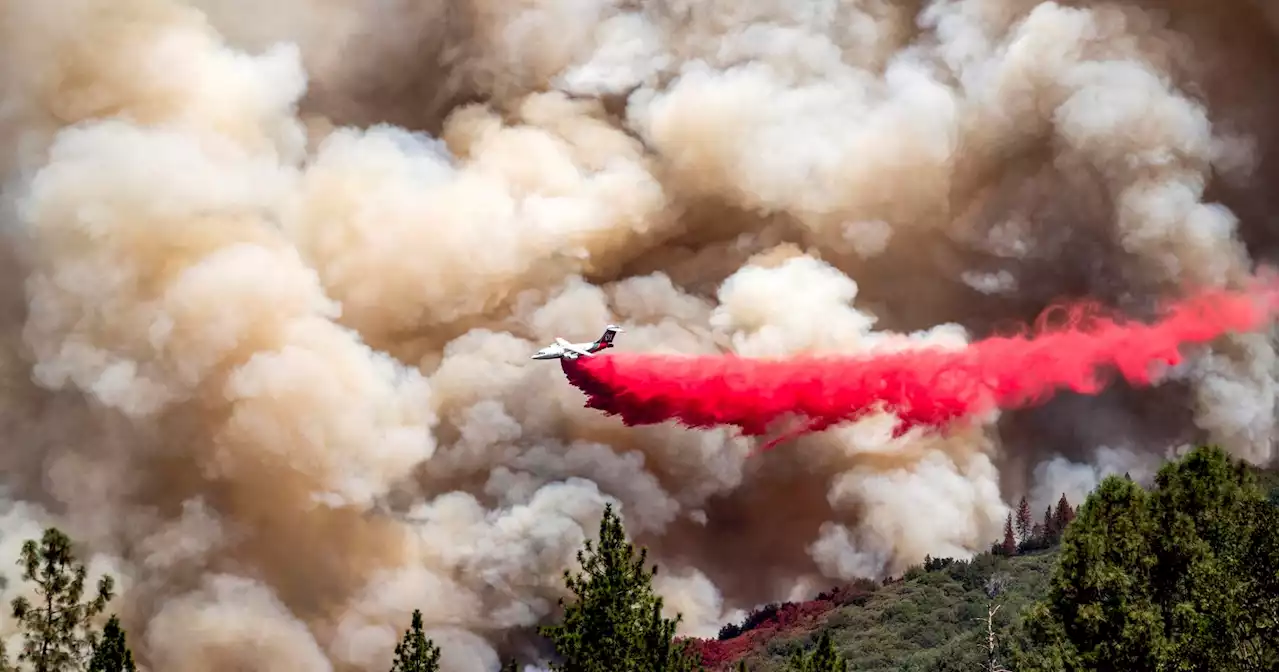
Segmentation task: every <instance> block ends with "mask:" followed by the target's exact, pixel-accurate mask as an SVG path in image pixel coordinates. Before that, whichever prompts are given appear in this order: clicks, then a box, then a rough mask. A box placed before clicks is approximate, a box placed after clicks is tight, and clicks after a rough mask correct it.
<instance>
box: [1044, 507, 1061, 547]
mask: <svg viewBox="0 0 1280 672" xmlns="http://www.w3.org/2000/svg"><path fill="white" fill-rule="evenodd" d="M1040 526H1041V527H1043V528H1044V540H1045V541H1046V542H1048V543H1052V542H1053V541H1055V540H1056V539H1057V537H1058V529H1057V528H1056V527H1054V523H1053V507H1052V506H1046V507H1044V521H1043V522H1041V523H1040Z"/></svg>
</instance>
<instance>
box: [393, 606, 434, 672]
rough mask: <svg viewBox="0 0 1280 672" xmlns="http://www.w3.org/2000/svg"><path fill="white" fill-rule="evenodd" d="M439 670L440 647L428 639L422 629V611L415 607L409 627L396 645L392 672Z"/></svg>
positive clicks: (428, 671) (432, 671)
mask: <svg viewBox="0 0 1280 672" xmlns="http://www.w3.org/2000/svg"><path fill="white" fill-rule="evenodd" d="M439 670H440V648H439V647H437V646H436V645H435V643H434V642H432V641H431V640H429V639H427V635H426V633H425V632H423V629H422V611H421V610H419V609H414V610H413V618H412V619H411V620H410V622H409V629H408V630H406V631H405V633H404V637H403V638H402V639H401V640H400V643H399V644H397V645H396V657H395V661H394V662H392V664H391V672H438V671H439Z"/></svg>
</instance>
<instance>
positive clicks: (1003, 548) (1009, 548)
mask: <svg viewBox="0 0 1280 672" xmlns="http://www.w3.org/2000/svg"><path fill="white" fill-rule="evenodd" d="M1000 552H1001V553H1003V554H1004V555H1007V556H1009V557H1013V556H1015V555H1017V554H1018V540H1017V539H1014V537H1013V514H1012V513H1010V514H1009V516H1008V517H1007V518H1005V521H1004V542H1003V543H1001V544H1000Z"/></svg>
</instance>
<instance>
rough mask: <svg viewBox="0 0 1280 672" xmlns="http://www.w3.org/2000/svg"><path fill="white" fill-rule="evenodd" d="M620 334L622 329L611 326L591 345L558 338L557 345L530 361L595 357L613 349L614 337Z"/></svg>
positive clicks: (541, 351)
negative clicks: (599, 353) (598, 353)
mask: <svg viewBox="0 0 1280 672" xmlns="http://www.w3.org/2000/svg"><path fill="white" fill-rule="evenodd" d="M620 333H624V332H623V330H622V327H619V326H617V325H615V324H610V325H609V326H607V327H605V328H604V334H603V335H601V336H600V338H598V339H596V340H595V341H594V342H591V343H570V342H569V341H566V340H564V339H563V338H560V337H559V336H557V337H556V342H555V343H552V344H551V345H548V346H547V347H545V348H543V349H541V350H539V351H538V352H537V353H535V354H534V355H533V356H532V357H530V358H529V359H569V360H574V359H577V358H579V357H594V356H595V355H594V354H593V353H597V352H600V351H601V350H605V349H607V348H612V347H613V337H614V336H615V335H616V334H620Z"/></svg>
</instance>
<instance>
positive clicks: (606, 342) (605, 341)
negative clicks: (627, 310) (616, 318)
mask: <svg viewBox="0 0 1280 672" xmlns="http://www.w3.org/2000/svg"><path fill="white" fill-rule="evenodd" d="M621 332H622V327H619V326H617V325H614V324H611V325H609V326H607V327H605V328H604V334H603V335H601V336H600V338H599V340H597V341H596V345H599V346H600V348H601V349H604V348H612V347H613V337H614V336H616V335H617V334H619V333H621Z"/></svg>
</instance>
